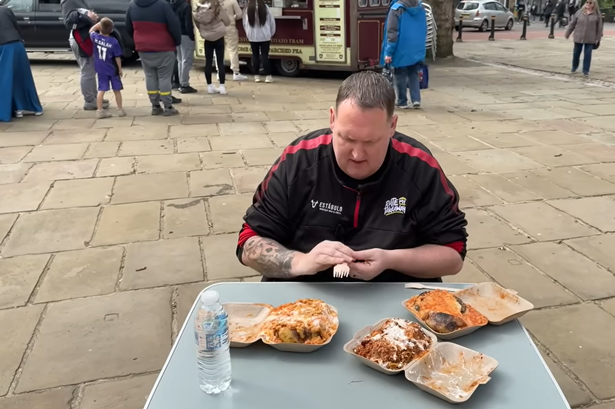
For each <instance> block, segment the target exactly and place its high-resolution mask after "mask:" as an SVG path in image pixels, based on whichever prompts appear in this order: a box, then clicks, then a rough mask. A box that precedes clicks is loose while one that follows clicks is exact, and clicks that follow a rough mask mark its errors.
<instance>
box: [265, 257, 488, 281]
mask: <svg viewBox="0 0 615 409" xmlns="http://www.w3.org/2000/svg"><path fill="white" fill-rule="evenodd" d="M259 278H260V277H259ZM442 279H443V281H444V282H445V283H484V282H489V281H493V280H492V279H491V277H488V276H486V275H485V274H484V273H483V272H482V271H480V270H479V269H478V268H476V266H475V265H474V264H472V263H471V262H470V260H469V259H468V258H466V260H465V261H464V262H463V268H462V269H461V271H460V272H459V273H457V274H455V275H454V276H444V277H442ZM259 281H260V280H259Z"/></svg>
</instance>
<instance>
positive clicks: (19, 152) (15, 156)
mask: <svg viewBox="0 0 615 409" xmlns="http://www.w3.org/2000/svg"><path fill="white" fill-rule="evenodd" d="M31 150H32V147H31V146H15V147H12V148H0V165H3V164H8V163H18V162H19V161H21V160H22V159H23V158H24V157H25V156H26V155H27V154H28V152H30V151H31Z"/></svg>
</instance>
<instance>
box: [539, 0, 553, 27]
mask: <svg viewBox="0 0 615 409" xmlns="http://www.w3.org/2000/svg"><path fill="white" fill-rule="evenodd" d="M553 10H555V5H554V4H553V0H547V3H546V4H545V8H544V10H543V13H542V14H543V16H544V19H545V27H549V23H550V22H551V15H552V14H553Z"/></svg>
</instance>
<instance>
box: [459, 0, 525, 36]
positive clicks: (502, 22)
mask: <svg viewBox="0 0 615 409" xmlns="http://www.w3.org/2000/svg"><path fill="white" fill-rule="evenodd" d="M461 16H463V27H464V28H465V27H474V28H478V31H487V30H489V28H490V27H491V16H495V27H496V28H504V29H506V30H512V28H513V25H514V24H515V17H514V14H513V13H512V12H511V11H510V10H508V9H507V8H506V7H504V6H503V5H501V4H500V3H498V2H497V1H492V0H474V1H462V2H460V3H459V4H457V8H455V29H456V30H457V31H459V17H461Z"/></svg>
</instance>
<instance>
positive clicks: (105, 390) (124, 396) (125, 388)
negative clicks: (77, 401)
mask: <svg viewBox="0 0 615 409" xmlns="http://www.w3.org/2000/svg"><path fill="white" fill-rule="evenodd" d="M157 377H158V375H157V374H153V375H144V376H136V377H134V378H129V379H123V380H120V381H114V382H105V383H99V384H94V385H89V386H86V387H85V390H84V392H83V399H82V401H81V407H80V409H137V408H142V407H143V406H145V401H146V400H147V397H148V396H149V394H150V392H151V391H152V388H153V387H154V383H155V382H156V378H157ZM50 409H51V408H50Z"/></svg>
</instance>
